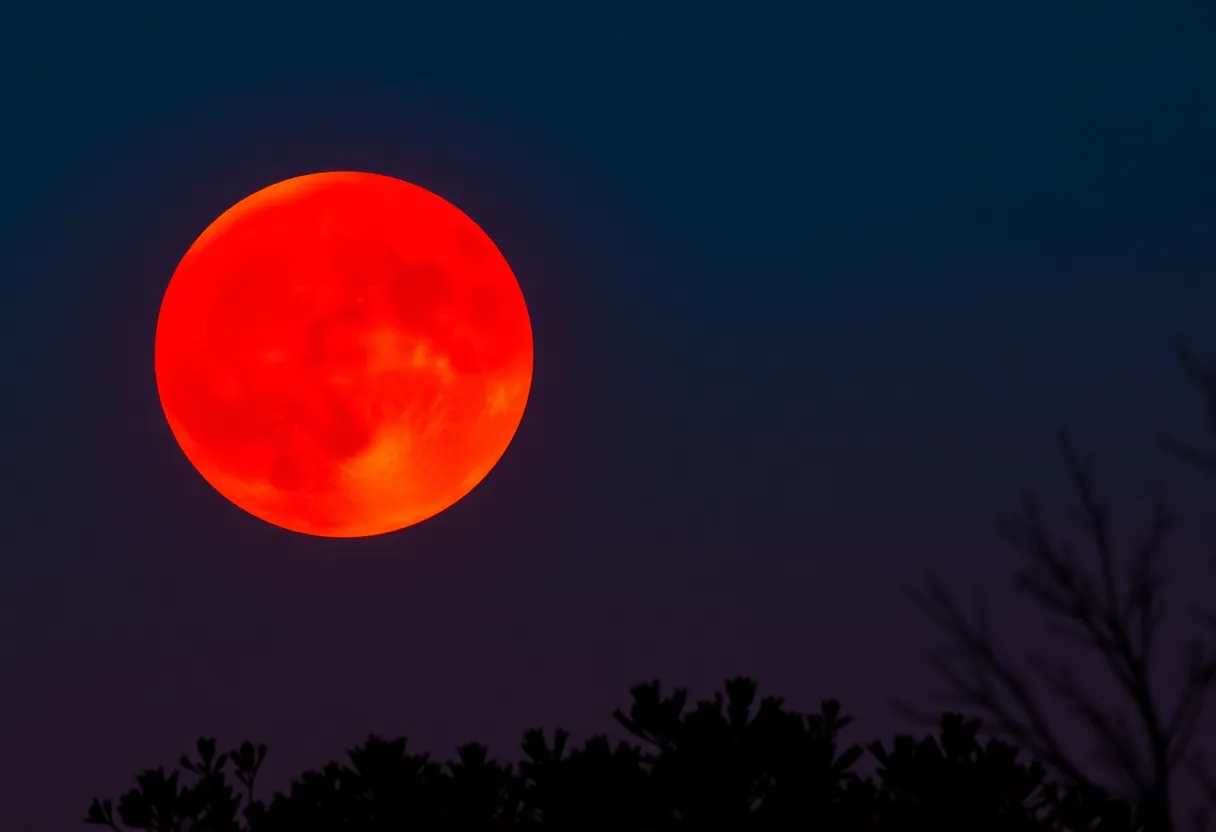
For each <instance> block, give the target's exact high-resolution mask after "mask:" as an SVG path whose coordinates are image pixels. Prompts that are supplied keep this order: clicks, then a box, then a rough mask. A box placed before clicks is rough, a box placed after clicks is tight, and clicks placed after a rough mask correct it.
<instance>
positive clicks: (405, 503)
mask: <svg viewBox="0 0 1216 832" xmlns="http://www.w3.org/2000/svg"><path fill="white" fill-rule="evenodd" d="M156 384H157V389H158V391H159V393H160V401H161V406H162V407H163V408H164V411H165V417H166V418H167V419H168V421H169V427H170V429H171V430H172V431H173V435H174V437H175V438H176V439H177V442H178V444H179V445H181V448H182V451H184V452H185V454H186V457H187V458H188V459H189V460H190V462H191V463H192V464H193V465H194V467H195V468H196V469H198V472H199V473H200V474H201V475H202V476H203V478H204V479H205V480H206V481H207V482H208V483H210V484H211V485H212V486H213V487H214V488H215V489H216V490H217V491H219V492H220V493H221V494H222V495H224V496H225V497H226V498H228V499H229V500H230V501H232V502H233V503H235V504H236V505H237V506H239V507H240V508H242V509H244V510H245V511H247V512H249V513H250V514H252V515H254V516H256V517H260V518H261V519H263V520H265V521H267V522H269V523H273V524H274V525H276V526H280V527H282V528H285V529H290V530H292V531H296V532H302V533H304V534H310V535H318V536H322V537H365V536H368V535H376V534H383V533H385V532H391V531H394V530H397V529H401V528H404V527H406V526H410V525H413V524H414V523H418V522H421V521H422V520H425V519H427V518H428V517H431V516H433V515H435V514H438V513H439V512H441V511H443V510H444V509H446V508H448V507H449V506H451V505H452V504H453V503H455V502H456V501H458V500H459V499H461V498H462V497H463V496H464V495H466V494H467V493H469V491H471V490H472V489H473V488H474V487H475V486H476V485H477V484H478V483H479V482H480V481H481V480H482V478H484V477H485V476H486V474H488V473H489V472H490V469H491V468H493V467H494V465H495V463H497V462H498V459H499V458H500V457H501V456H502V454H503V452H504V451H505V450H506V449H507V445H508V444H510V442H511V439H512V437H513V436H514V435H515V431H516V428H518V427H519V423H520V420H521V419H522V418H523V413H524V406H525V404H526V403H527V399H528V391H529V389H530V387H531V384H532V327H531V323H530V321H529V319H528V310H527V307H526V306H525V305H524V297H523V293H522V292H521V291H520V288H519V283H518V282H517V281H516V279H515V275H514V274H513V273H512V271H511V268H510V266H508V265H507V261H506V260H505V259H504V258H503V256H502V254H501V252H499V250H498V248H497V247H496V246H495V245H494V243H493V241H491V240H490V238H489V237H488V236H486V234H485V232H483V231H482V230H481V228H479V227H478V226H477V224H476V223H475V222H473V220H471V219H470V218H469V217H468V216H466V215H465V214H464V213H462V212H461V211H460V209H458V208H456V207H455V206H454V205H452V204H451V203H449V202H447V201H446V200H444V199H442V198H441V197H439V196H436V195H435V194H433V193H431V192H430V191H427V190H424V189H422V188H420V187H417V186H415V185H411V184H409V183H407V182H403V181H401V180H399V179H393V178H391V177H388V176H380V175H376V174H369V173H355V172H332V173H317V174H312V175H309V176H300V177H296V178H294V179H288V180H285V181H283V182H279V183H278V184H275V185H271V186H270V187H268V188H264V189H263V190H260V191H258V192H257V193H255V194H253V195H251V196H249V197H247V198H245V199H243V200H241V201H240V202H238V203H237V204H236V205H234V206H232V207H231V208H230V209H228V210H227V211H226V212H224V213H223V214H222V215H221V216H220V217H219V218H218V219H217V220H215V222H213V223H212V224H211V225H210V226H209V227H208V228H207V229H206V230H205V231H203V233H202V234H201V235H200V236H199V238H198V239H197V240H195V241H194V244H193V245H192V246H190V249H189V250H188V251H187V252H186V254H185V256H184V257H183V258H182V260H181V263H180V264H179V265H178V267H177V270H176V271H175V272H174V273H173V278H172V279H171V280H170V282H169V287H168V289H167V290H166V291H165V297H164V300H163V301H162V303H161V308H160V317H159V319H158V321H157V326H156Z"/></svg>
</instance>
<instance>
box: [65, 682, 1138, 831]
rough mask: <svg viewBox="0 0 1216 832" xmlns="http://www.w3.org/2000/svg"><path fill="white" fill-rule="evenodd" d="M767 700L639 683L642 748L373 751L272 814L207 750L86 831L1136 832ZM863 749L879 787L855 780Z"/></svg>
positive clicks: (309, 780) (904, 741)
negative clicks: (448, 753)
mask: <svg viewBox="0 0 1216 832" xmlns="http://www.w3.org/2000/svg"><path fill="white" fill-rule="evenodd" d="M756 692H757V687H756V684H755V682H753V681H751V680H749V679H743V678H738V679H731V680H729V681H727V683H726V685H725V692H724V693H718V694H716V695H715V696H714V697H712V698H711V699H707V700H702V701H700V702H698V703H696V704H695V705H692V706H690V705H689V701H688V693H687V691H686V690H684V689H676V690H674V691H672V692H671V693H670V694H666V695H665V694H664V693H663V692H662V689H661V687H660V685H659V683H657V682H652V683H649V684H644V685H639V686H637V687H635V688H634V689H633V692H632V694H633V696H632V698H633V701H632V704H631V705H630V707H629V709H628V712H627V713H625V712H622V711H617V712H616V714H615V717H616V720H617V722H618V723H619V724H620V725H621V726H623V727H624V728H625V729H626V730H627V731H628V732H629V733H630V734H631V735H632V736H633V737H635V738H636V739H637V740H639V741H640V743H641V744H640V745H637V744H632V743H629V742H617V743H616V744H615V745H614V744H613V743H611V742H610V741H609V740H608V738H607V737H606V736H605V735H597V736H593V737H591V738H590V739H588V740H587V741H586V742H585V743H584V744H583V745H582V746H579V747H574V748H572V747H570V742H569V736H570V735H569V734H568V733H567V732H565V731H561V730H558V731H556V732H555V733H554V734H553V736H552V742H550V741H549V740H548V739H547V738H546V735H545V733H544V732H542V731H539V730H533V731H529V732H527V733H526V734H525V736H524V740H523V745H522V751H523V758H522V759H521V761H520V762H519V764H518V765H514V766H513V765H504V764H501V763H499V762H497V761H495V760H493V759H491V758H490V756H489V754H488V752H487V749H486V748H485V747H484V746H480V745H476V744H469V745H465V746H463V747H461V748H460V749H459V750H458V751H457V757H456V759H455V760H453V761H451V762H449V763H447V764H440V763H438V762H436V761H434V760H432V759H431V758H430V757H429V756H428V755H427V754H424V753H414V752H411V751H410V750H409V748H408V744H407V742H406V741H405V740H404V739H394V740H386V739H382V738H379V737H376V736H371V737H368V738H367V740H365V741H364V742H363V744H361V745H359V746H356V747H355V748H354V749H352V750H351V751H350V752H349V753H348V754H347V759H346V760H345V762H342V763H337V762H333V763H329V764H327V765H325V766H323V767H321V768H320V769H319V770H316V771H309V772H306V773H304V774H303V775H301V776H300V777H298V778H297V779H296V780H294V781H293V782H292V783H291V785H290V786H289V788H288V789H287V790H286V791H285V792H284V793H281V794H277V795H275V796H274V797H273V798H272V799H271V800H270V801H269V803H263V802H262V801H260V800H259V799H257V797H256V795H255V792H254V785H255V781H256V779H257V774H258V771H259V769H260V767H261V765H262V762H263V761H264V760H265V757H266V749H265V747H264V746H254V745H253V744H252V743H248V742H246V743H243V744H242V745H241V746H240V747H238V748H237V749H235V750H233V751H229V752H225V753H221V754H217V753H216V745H215V742H214V741H213V740H210V739H202V740H200V741H199V743H198V748H197V754H198V756H197V758H195V759H191V758H188V757H184V758H182V760H181V763H180V770H178V771H174V772H172V773H166V772H165V770H164V769H163V768H157V769H153V770H151V771H148V772H145V773H143V774H141V775H139V776H138V777H137V778H136V784H135V788H134V789H132V790H130V791H128V792H127V793H126V794H124V795H122V797H121V798H120V799H119V801H118V808H117V810H115V809H114V807H113V803H112V802H111V801H109V800H106V801H99V800H94V801H93V804H92V806H91V807H90V809H89V812H88V815H87V822H88V823H91V824H99V825H103V826H108V827H110V828H112V829H115V830H120V829H124V828H125V829H132V830H136V829H138V830H151V831H152V832H287V831H288V830H291V832H322V830H324V832H387V831H388V830H394V832H399V830H428V831H430V830H434V831H435V832H447V831H448V830H451V832H456V831H457V830H467V832H476V831H477V830H484V831H485V832H493V830H536V831H537V832H540V830H548V831H550V832H565V831H566V830H580V832H608V831H609V830H611V832H665V831H666V830H673V831H674V830H722V829H730V830H738V831H739V832H770V831H771V832H776V830H782V832H790V831H791V830H800V829H802V830H830V832H922V830H924V829H934V830H936V832H975V830H984V832H1006V830H1008V832H1080V830H1099V831H1100V832H1135V830H1136V829H1137V827H1135V826H1134V825H1133V823H1132V811H1131V807H1130V806H1129V805H1127V804H1126V803H1122V802H1120V801H1118V800H1116V799H1115V798H1113V797H1111V796H1110V795H1109V794H1106V793H1104V792H1102V791H1101V790H1097V789H1095V790H1092V791H1090V790H1081V789H1078V788H1075V787H1071V786H1067V785H1061V784H1058V783H1053V782H1051V781H1049V780H1048V779H1047V775H1046V771H1047V769H1046V767H1045V766H1043V765H1042V764H1041V763H1037V762H1033V761H1030V760H1027V759H1025V758H1024V757H1023V755H1020V754H1019V751H1018V750H1017V749H1016V748H1015V747H1014V746H1012V745H1009V744H1006V743H1002V742H998V741H996V740H989V741H988V742H987V743H986V744H981V743H980V741H979V739H978V737H979V734H980V724H979V722H978V721H975V720H966V719H964V718H963V717H961V716H958V715H954V714H947V715H944V716H943V717H942V718H941V720H940V723H939V725H938V731H937V733H936V734H931V735H928V736H926V737H923V738H919V739H917V738H914V737H912V736H899V737H896V738H895V740H894V742H893V743H892V745H891V747H890V748H889V749H888V748H887V747H885V746H884V745H883V744H882V743H878V742H873V743H870V744H869V745H868V746H867V747H865V748H863V746H861V745H857V744H847V745H842V744H841V742H840V736H839V735H840V733H841V732H842V731H843V730H844V729H845V728H847V727H848V726H849V724H850V722H851V720H850V719H849V717H847V716H846V715H844V714H843V712H842V711H841V708H840V706H839V704H837V703H836V702H834V701H831V700H829V701H827V702H824V703H823V705H822V706H821V708H820V709H819V711H818V712H815V713H809V714H803V713H799V712H796V711H793V710H790V709H788V708H787V707H786V706H785V705H784V704H783V702H782V701H781V700H780V699H778V698H776V697H766V698H764V699H762V700H760V701H759V702H758V703H757V699H756ZM867 751H868V753H869V755H870V758H871V759H872V761H873V762H874V763H875V764H876V773H875V774H874V775H873V776H862V775H860V774H859V773H858V772H857V771H856V766H857V764H858V763H859V762H861V761H862V760H863V758H865V756H866V754H867ZM229 774H231V775H232V777H233V778H234V779H235V781H236V785H235V786H234V785H232V784H230V783H229V781H228V776H229ZM120 824H121V825H120Z"/></svg>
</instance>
